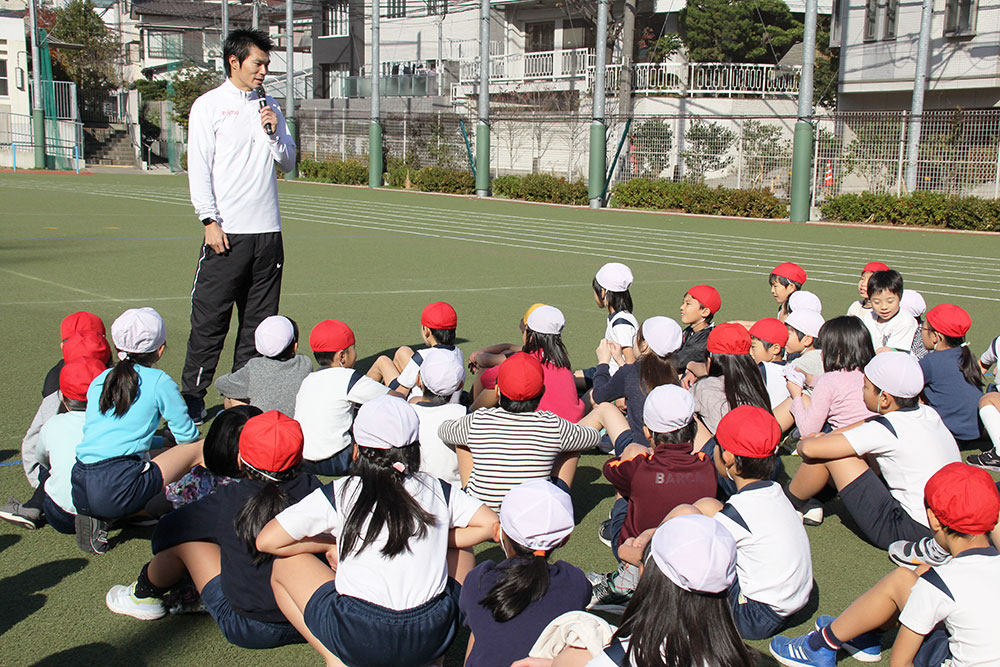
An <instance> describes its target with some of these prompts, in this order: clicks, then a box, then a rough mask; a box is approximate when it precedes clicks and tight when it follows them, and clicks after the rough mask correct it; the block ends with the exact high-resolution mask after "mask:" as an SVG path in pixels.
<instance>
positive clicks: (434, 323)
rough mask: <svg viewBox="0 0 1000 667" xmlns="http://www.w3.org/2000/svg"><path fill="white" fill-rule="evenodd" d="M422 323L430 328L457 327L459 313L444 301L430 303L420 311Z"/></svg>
mask: <svg viewBox="0 0 1000 667" xmlns="http://www.w3.org/2000/svg"><path fill="white" fill-rule="evenodd" d="M420 323H421V324H422V325H424V326H425V327H427V328H428V329H457V328H458V313H456V312H455V309H454V308H452V307H451V305H450V304H448V303H445V302H444V301H436V302H434V303H429V304H427V306H426V307H425V308H424V310H423V312H422V313H420Z"/></svg>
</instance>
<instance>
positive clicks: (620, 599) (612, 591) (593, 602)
mask: <svg viewBox="0 0 1000 667" xmlns="http://www.w3.org/2000/svg"><path fill="white" fill-rule="evenodd" d="M617 574H618V573H617V572H609V573H607V574H601V573H600V572H588V573H587V580H588V581H590V583H591V585H592V586H593V592H592V593H591V597H590V604H589V605H587V609H592V610H595V611H609V612H615V613H621V612H623V611H625V606H626V605H627V604H628V602H629V600H631V599H632V594H631V593H629V592H626V591H620V590H618V588H617V587H616V586H615V578H616V577H615V575H617Z"/></svg>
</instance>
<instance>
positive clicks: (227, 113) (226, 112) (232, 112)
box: [222, 109, 240, 118]
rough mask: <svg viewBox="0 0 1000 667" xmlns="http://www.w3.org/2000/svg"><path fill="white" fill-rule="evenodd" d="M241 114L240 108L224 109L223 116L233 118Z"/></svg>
mask: <svg viewBox="0 0 1000 667" xmlns="http://www.w3.org/2000/svg"><path fill="white" fill-rule="evenodd" d="M239 115H240V110H239V109H223V110H222V117H223V118H231V117H234V116H239Z"/></svg>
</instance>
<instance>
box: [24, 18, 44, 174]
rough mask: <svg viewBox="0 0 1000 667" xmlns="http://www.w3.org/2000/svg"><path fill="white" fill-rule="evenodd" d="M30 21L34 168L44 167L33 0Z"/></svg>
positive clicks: (40, 81)
mask: <svg viewBox="0 0 1000 667" xmlns="http://www.w3.org/2000/svg"><path fill="white" fill-rule="evenodd" d="M28 13H29V14H30V21H31V83H32V89H31V143H32V144H34V147H35V169H44V168H45V111H44V110H43V109H42V76H41V72H40V69H41V64H42V63H41V58H40V56H39V52H38V20H37V18H36V16H35V0H31V4H29V5H28Z"/></svg>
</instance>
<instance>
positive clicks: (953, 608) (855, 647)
mask: <svg viewBox="0 0 1000 667" xmlns="http://www.w3.org/2000/svg"><path fill="white" fill-rule="evenodd" d="M923 496H924V503H925V505H926V508H927V509H926V512H925V513H926V516H927V523H928V525H929V526H930V529H931V530H932V531H933V534H934V540H935V542H936V543H937V544H938V545H940V547H941V550H942V551H944V552H945V553H946V554H947V555H948V559H947V560H946V561H945V562H944V563H942V564H941V565H937V566H934V567H928V566H927V565H922V566H920V567H918V568H917V569H916V570H911V569H910V568H908V567H900V568H897V569H896V570H894V571H892V572H890V573H889V574H888V575H886V576H885V577H883V578H882V580H881V581H879V582H878V583H877V584H875V586H874V587H872V588H871V589H869V590H868V592H867V593H865V594H864V595H862V596H861V597H860V598H858V599H857V600H855V601H854V603H852V604H851V606H850V607H848V608H847V610H846V611H844V613H842V614H841V615H840V616H837V617H836V618H834V617H832V616H820V617H819V618H817V619H816V631H814V632H810V633H809V634H807V635H803V636H800V637H794V638H789V637H782V636H778V637H775V638H774V639H773V640H771V645H770V650H771V655H773V656H774V657H775V658H776V659H777V660H778V662H780V663H781V664H783V665H792V666H793V667H799V666H803V665H804V666H809V665H816V666H817V667H834V665H835V664H836V662H837V651H838V650H844V651H845V652H846V653H848V654H849V655H851V656H853V657H855V658H857V659H859V660H863V661H864V662H877V661H878V660H879V659H880V658H881V654H882V648H881V633H879V632H877V631H878V630H879V629H880V628H882V627H884V626H885V625H886V624H887V623H891V622H893V621H894V620H898V622H899V626H900V627H899V632H898V633H897V634H896V640H895V642H894V643H893V646H892V655H891V658H890V660H891V664H893V665H918V666H919V667H930V666H931V665H933V666H935V667H937V666H938V665H954V667H962V666H964V665H996V664H1000V642H997V639H996V623H995V620H996V618H997V616H998V615H1000V595H998V594H997V586H996V582H997V581H998V580H1000V554H998V553H997V549H996V547H995V546H993V545H994V544H996V543H997V540H998V538H1000V535H997V533H998V532H1000V531H997V530H996V525H997V515H998V513H1000V494H998V493H997V487H996V485H995V484H994V482H993V479H992V478H991V477H990V476H989V474H987V473H985V472H983V471H981V470H976V469H974V468H971V467H970V466H966V465H963V464H961V463H950V464H948V465H947V466H945V467H943V468H941V469H940V470H939V471H937V472H936V473H934V475H933V476H932V477H931V478H930V479H929V480H928V481H927V485H926V486H925V487H924V493H923ZM991 531H992V540H993V544H990V537H991Z"/></svg>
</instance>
